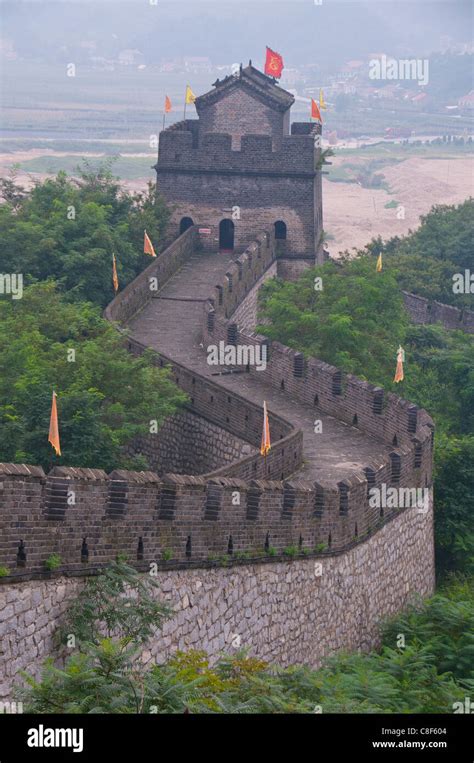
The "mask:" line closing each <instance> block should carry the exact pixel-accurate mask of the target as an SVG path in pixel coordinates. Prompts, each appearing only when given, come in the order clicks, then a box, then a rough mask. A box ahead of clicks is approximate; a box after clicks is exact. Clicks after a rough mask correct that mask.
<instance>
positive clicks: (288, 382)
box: [0, 229, 433, 579]
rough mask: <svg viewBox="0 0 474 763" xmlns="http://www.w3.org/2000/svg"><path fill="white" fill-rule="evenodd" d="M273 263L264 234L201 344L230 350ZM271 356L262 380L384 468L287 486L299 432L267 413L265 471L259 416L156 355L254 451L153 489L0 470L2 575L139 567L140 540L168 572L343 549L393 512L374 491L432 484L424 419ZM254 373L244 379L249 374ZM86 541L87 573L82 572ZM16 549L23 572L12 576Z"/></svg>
mask: <svg viewBox="0 0 474 763" xmlns="http://www.w3.org/2000/svg"><path fill="white" fill-rule="evenodd" d="M193 245H194V246H198V245H199V242H198V240H197V233H196V231H195V230H194V229H192V230H190V231H188V232H187V233H186V234H184V235H183V236H182V237H181V238H180V239H179V240H178V242H175V244H174V245H173V246H172V247H171V249H170V250H167V251H165V252H164V253H163V254H162V255H160V257H159V258H158V260H157V261H156V262H153V263H152V264H151V265H150V268H148V270H147V271H145V273H144V274H142V275H141V276H139V278H138V279H137V283H135V282H133V283H132V284H130V286H129V287H127V289H125V290H124V291H123V292H121V293H120V294H119V295H117V297H116V298H115V300H114V301H113V303H112V304H111V305H110V306H109V307H108V308H107V310H106V315H107V316H108V317H109V318H111V319H113V320H115V321H118V322H120V321H122V320H127V319H128V318H129V317H130V316H131V315H132V313H133V309H135V310H137V309H139V307H141V306H142V305H143V303H144V302H146V300H148V299H151V298H152V295H151V292H150V290H149V288H148V273H149V272H158V271H159V270H160V262H159V260H160V258H161V257H163V258H164V263H163V265H162V266H161V270H160V272H161V273H162V274H164V275H163V276H162V278H165V277H166V275H167V274H169V275H171V274H172V273H173V272H174V269H175V268H176V267H178V266H179V262H181V261H182V259H183V258H185V256H186V254H187V253H189V251H190V250H192V246H193ZM275 258H276V245H275V240H274V237H273V235H271V234H262V235H261V236H259V237H258V239H257V240H256V241H255V242H254V243H253V244H252V245H250V247H248V248H247V249H246V251H245V252H244V253H243V254H242V255H241V256H240V257H239V258H238V260H237V261H236V262H235V263H234V264H232V265H231V266H230V268H229V272H228V273H227V275H226V276H225V279H224V281H223V283H222V284H219V285H218V286H217V287H215V288H214V290H213V292H214V293H213V294H211V295H210V298H209V300H208V302H207V303H205V305H204V308H205V309H203V338H204V341H208V342H209V343H215V342H216V341H218V340H220V339H224V340H225V339H226V338H227V329H228V327H229V324H230V323H232V322H233V321H234V320H235V315H238V314H239V313H240V314H241V315H244V314H245V313H246V311H247V315H248V316H250V314H251V313H252V311H253V310H254V305H255V299H256V288H255V286H256V284H257V283H258V282H259V280H262V279H264V278H265V276H266V274H268V273H272V272H274V268H275V261H276V260H275ZM169 275H168V277H169ZM210 288H211V287H210ZM211 290H212V289H211ZM246 300H248V301H249V305H248V306H247V307H246ZM236 311H237V312H236ZM210 315H212V320H210V319H209V316H210ZM236 340H237V342H239V341H240V340H241V341H242V343H244V344H251V343H252V342H253V343H262V342H266V341H268V340H266V339H265V337H262V336H257V335H255V334H250V333H248V332H247V333H243V332H238V333H237V336H236ZM124 341H126V342H127V344H128V348H129V350H130V351H131V352H133V353H136V354H139V353H141V352H143V351H144V350H145V349H146V347H145V346H144V345H142V344H140V343H139V342H137V341H136V340H135V339H133V338H130V337H124ZM269 349H270V358H269V362H268V364H267V368H266V370H265V371H258V373H259V374H261V375H264V376H265V379H266V380H267V381H268V382H269V383H271V384H272V385H275V386H277V387H280V385H281V381H283V382H284V384H285V389H286V391H287V393H288V394H290V395H292V396H293V397H294V398H296V399H297V400H301V401H302V402H304V403H305V404H306V405H309V406H314V407H315V408H316V409H320V410H322V411H324V412H326V413H329V414H330V415H333V416H335V417H337V418H338V419H340V420H342V421H346V422H347V423H348V424H350V425H352V426H357V427H358V428H360V429H361V430H363V431H365V432H367V433H368V434H369V435H372V436H374V437H377V438H379V439H383V440H384V441H385V443H386V445H387V454H386V456H385V457H383V458H381V459H380V462H378V463H375V462H374V463H372V462H371V463H368V464H367V466H366V467H365V468H364V469H363V470H361V473H360V474H359V473H356V474H354V475H353V476H352V477H350V478H348V479H347V480H344V481H342V482H339V483H338V484H336V485H335V484H334V483H333V482H332V483H331V482H330V481H329V480H328V481H325V480H321V482H320V483H317V484H316V483H308V482H304V481H300V480H298V479H292V478H291V475H292V474H293V473H294V472H295V471H296V470H297V469H298V468H299V466H300V465H301V463H302V457H303V437H302V432H301V431H300V430H295V429H294V428H293V427H292V425H291V424H290V423H289V422H287V421H285V420H284V419H282V418H281V417H280V416H277V415H275V414H271V415H270V427H271V431H272V439H273V447H272V450H271V451H270V454H269V455H268V457H267V459H266V461H265V460H264V459H262V458H261V456H260V455H259V454H258V452H257V449H258V447H259V443H260V436H261V424H262V420H261V409H260V406H257V405H255V404H253V403H252V402H250V401H249V400H247V399H245V398H242V397H241V396H240V395H238V394H236V393H234V392H231V391H230V390H228V389H225V388H222V387H220V386H219V384H218V383H216V382H214V381H211V380H210V379H209V378H208V377H201V376H200V375H199V374H197V373H196V372H195V371H193V370H191V369H188V368H186V367H184V366H182V365H180V364H178V363H176V362H174V361H173V360H172V359H171V358H167V357H165V356H163V355H161V356H158V355H156V363H157V364H159V365H163V366H164V365H169V366H170V367H171V370H172V375H173V377H174V379H175V381H176V383H177V384H178V385H179V386H180V387H181V388H182V389H183V390H184V391H185V392H187V394H188V396H189V410H190V411H191V412H192V413H193V414H197V415H198V416H200V417H202V418H203V419H204V420H205V421H207V422H209V423H210V424H211V425H213V426H216V427H218V428H223V429H225V430H226V432H227V433H228V434H229V435H230V436H231V437H233V438H235V443H237V444H238V443H239V442H240V441H244V442H246V443H249V444H250V445H251V446H253V449H254V450H253V452H251V453H250V454H249V455H243V456H242V457H241V458H240V459H237V460H235V461H232V463H227V464H224V465H223V466H220V467H219V468H218V469H216V470H214V471H213V472H209V473H207V474H204V475H202V476H200V477H196V476H186V475H177V474H165V475H163V476H162V477H161V478H160V477H159V476H158V474H156V473H154V472H143V473H142V472H139V473H137V472H125V471H120V472H118V471H115V472H113V473H112V474H111V475H106V474H104V473H103V472H101V471H100V470H85V469H73V468H66V467H61V468H58V467H56V468H55V469H53V471H52V472H51V473H50V474H49V475H47V476H46V475H44V474H43V472H42V470H41V469H38V468H35V467H28V466H15V465H4V466H3V467H1V468H0V485H1V487H0V509H1V510H0V517H1V524H2V527H1V531H2V532H1V535H0V537H1V539H2V540H1V545H0V564H4V565H5V566H7V567H8V568H9V569H10V571H11V573H12V575H13V576H15V577H16V578H17V579H20V578H21V576H24V575H31V574H36V575H38V574H42V572H41V571H42V570H43V569H44V562H45V560H46V559H47V558H48V556H50V555H51V554H52V553H58V554H60V555H61V557H62V560H63V565H64V569H65V570H69V571H71V570H72V571H76V572H77V573H78V574H80V573H81V572H84V570H85V567H84V565H86V567H87V565H89V566H90V565H100V564H104V563H106V562H107V561H108V560H109V559H111V558H113V557H114V556H115V554H116V553H117V552H118V551H123V552H125V553H127V554H128V555H129V557H130V559H132V560H133V559H137V553H138V544H139V539H140V538H141V539H142V543H143V549H144V550H143V553H142V555H143V560H145V561H146V560H158V561H160V560H163V556H164V552H165V551H166V552H167V553H171V555H172V559H173V560H174V562H175V563H176V564H187V563H190V562H192V563H199V562H201V563H202V562H203V561H205V560H206V559H207V557H208V556H209V554H226V553H227V551H228V549H229V542H230V538H232V544H231V546H232V550H233V552H238V551H244V552H247V551H248V552H250V553H261V552H262V550H263V549H264V547H265V543H267V545H271V546H272V547H274V548H275V550H276V552H278V553H281V552H282V551H283V550H284V549H285V548H287V547H288V546H297V547H300V548H301V550H303V549H305V550H306V552H308V553H311V552H314V549H316V548H320V547H321V546H324V547H325V548H327V549H328V550H329V549H330V550H331V551H340V550H342V549H344V548H350V547H351V546H352V545H353V544H357V543H359V542H361V540H364V539H366V538H367V537H368V536H369V535H371V534H372V533H374V532H375V531H376V530H377V529H380V528H381V527H383V526H384V524H385V522H387V521H388V520H389V519H390V518H391V516H393V515H394V514H396V513H399V510H398V509H386V510H384V511H382V512H381V511H380V510H378V509H374V508H373V507H371V506H370V505H369V500H368V487H369V484H370V485H373V486H375V487H377V486H381V485H382V484H386V485H394V486H400V487H409V488H413V487H430V486H431V483H432V442H433V440H432V433H433V428H432V427H433V425H432V422H431V419H430V418H429V416H428V415H427V414H426V412H425V411H422V410H419V409H417V408H416V406H413V405H411V404H410V403H409V402H407V401H404V400H401V399H400V398H398V397H397V396H395V395H391V394H388V395H387V394H384V392H383V390H380V389H377V388H375V387H373V386H372V385H370V384H368V383H367V382H363V381H361V380H359V379H357V378H355V377H353V376H351V375H346V374H342V373H341V372H340V371H339V370H338V369H336V368H334V367H332V366H329V365H328V364H326V363H323V362H322V361H319V360H317V359H315V358H309V359H303V363H301V359H302V358H301V355H300V354H299V353H297V352H296V351H294V350H291V349H290V348H288V347H284V346H283V345H281V344H279V343H277V342H272V343H269ZM255 372H256V371H255V370H253V368H251V370H250V373H255ZM69 495H70V496H72V497H73V502H72V503H69V500H68V496H69ZM402 511H403V510H402ZM84 537H86V538H87V544H88V549H89V557H88V561H87V562H86V561H81V546H82V542H83V538H84ZM21 540H23V541H24V543H25V548H26V554H27V562H26V566H22V565H21V564H18V562H19V561H21V560H20V559H18V557H17V551H18V546H19V543H20V541H21ZM189 548H191V551H189ZM187 551H188V553H187ZM141 561H142V560H141V559H137V562H141Z"/></svg>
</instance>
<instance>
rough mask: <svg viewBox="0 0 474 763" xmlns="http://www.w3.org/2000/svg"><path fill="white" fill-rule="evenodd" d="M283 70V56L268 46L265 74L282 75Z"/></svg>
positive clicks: (271, 75)
mask: <svg viewBox="0 0 474 763" xmlns="http://www.w3.org/2000/svg"><path fill="white" fill-rule="evenodd" d="M282 71H283V58H282V57H281V56H280V54H279V53H275V51H274V50H272V49H271V48H269V47H268V46H267V57H266V59H265V74H268V75H269V76H270V77H278V78H280V77H281V73H282Z"/></svg>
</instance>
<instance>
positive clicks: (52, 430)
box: [48, 390, 61, 456]
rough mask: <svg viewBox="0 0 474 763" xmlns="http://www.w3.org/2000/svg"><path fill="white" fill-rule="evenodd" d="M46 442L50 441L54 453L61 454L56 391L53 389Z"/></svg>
mask: <svg viewBox="0 0 474 763" xmlns="http://www.w3.org/2000/svg"><path fill="white" fill-rule="evenodd" d="M48 442H50V443H51V445H52V446H53V448H54V450H55V451H56V455H57V456H60V455H61V445H60V443H59V426H58V409H57V407H56V392H54V390H53V401H52V403H51V418H50V421H49V436H48Z"/></svg>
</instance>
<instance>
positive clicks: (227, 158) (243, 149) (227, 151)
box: [156, 120, 321, 177]
mask: <svg viewBox="0 0 474 763" xmlns="http://www.w3.org/2000/svg"><path fill="white" fill-rule="evenodd" d="M193 122H195V123H196V124H197V125H198V126H199V122H198V120H186V121H183V122H179V123H177V124H175V125H173V126H172V127H171V128H168V129H167V130H164V131H163V132H162V133H161V134H160V146H159V155H158V163H157V165H156V170H157V173H158V177H159V176H160V174H162V173H169V172H189V173H191V172H205V173H214V174H223V173H224V174H235V173H245V174H248V175H253V174H258V175H260V174H263V175H268V174H270V175H288V176H291V175H297V176H299V177H300V176H302V177H313V176H314V173H315V171H316V163H317V161H318V159H319V156H320V153H321V149H320V148H319V146H318V145H317V144H316V136H317V135H320V134H321V126H320V125H318V124H311V123H306V122H303V123H293V125H292V134H291V135H286V136H282V138H281V142H280V143H279V145H278V147H277V149H275V148H274V144H273V140H272V137H271V136H269V135H259V134H255V135H243V136H242V138H241V142H240V148H239V149H235V148H234V149H233V148H232V135H231V134H230V133H215V132H212V133H211V132H209V133H206V132H204V133H202V134H201V133H200V131H199V129H196V128H194V127H191V125H192V123H193Z"/></svg>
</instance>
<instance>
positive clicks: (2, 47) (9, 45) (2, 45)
mask: <svg viewBox="0 0 474 763" xmlns="http://www.w3.org/2000/svg"><path fill="white" fill-rule="evenodd" d="M0 58H4V59H6V60H7V61H15V60H16V59H17V58H18V54H17V53H16V51H15V48H14V47H13V42H12V41H11V40H7V39H6V38H5V37H0Z"/></svg>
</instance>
